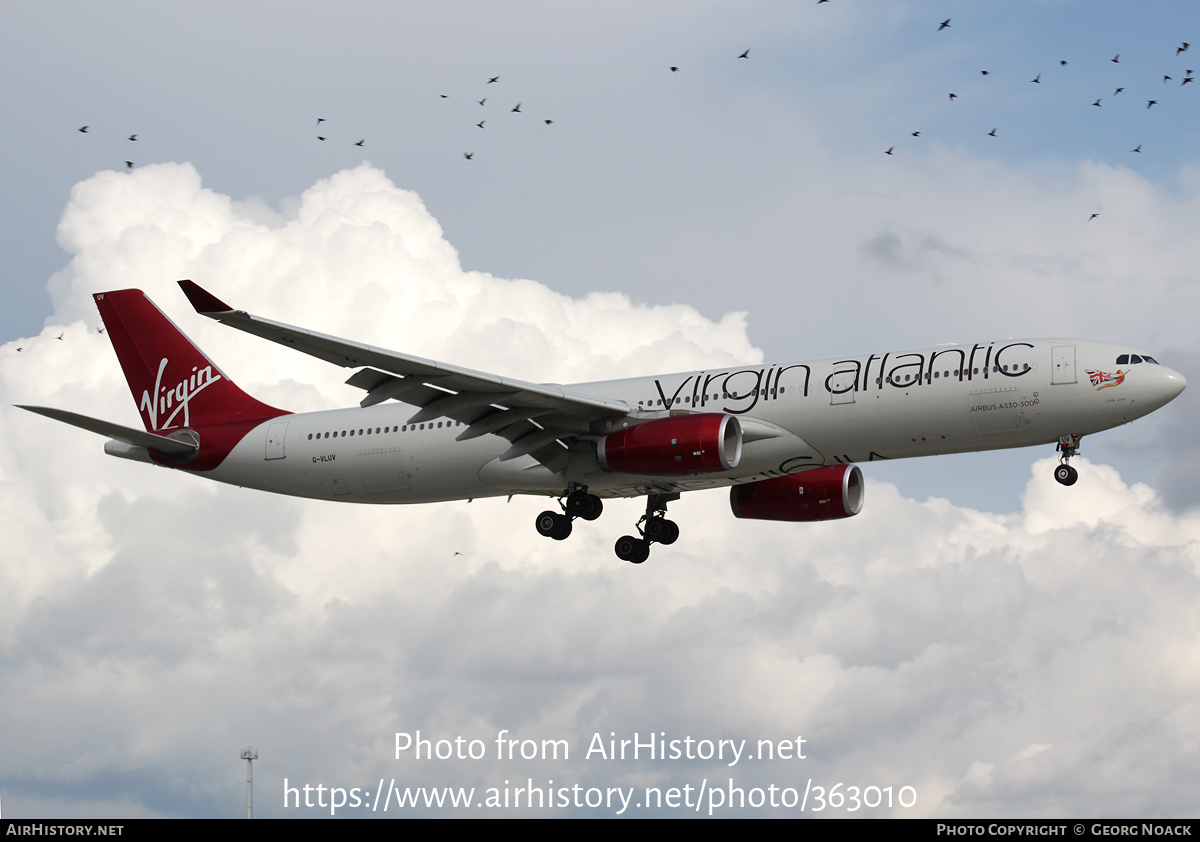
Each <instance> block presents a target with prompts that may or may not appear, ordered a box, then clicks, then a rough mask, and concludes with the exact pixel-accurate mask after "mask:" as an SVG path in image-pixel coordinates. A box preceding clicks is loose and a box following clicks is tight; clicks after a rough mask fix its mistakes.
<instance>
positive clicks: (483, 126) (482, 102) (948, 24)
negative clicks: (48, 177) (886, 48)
mask: <svg viewBox="0 0 1200 842" xmlns="http://www.w3.org/2000/svg"><path fill="white" fill-rule="evenodd" d="M828 2H830V0H817V5H821V4H823V3H828ZM947 30H952V19H951V18H946V19H945V20H943V21H941V22H940V23H938V24H937V27H936V31H937V32H945V31H947ZM1190 46H1191V45H1190V44H1189V43H1188V42H1186V41H1182V42H1180V43H1179V45H1178V46H1177V47H1175V48H1174V56H1175V59H1177V60H1178V59H1179V58H1180V56H1182V55H1183V54H1184V53H1186V52H1187V51H1188V50H1189V48H1190ZM737 59H741V60H749V59H750V50H749V49H746V50H743V51H742V52H741V53H740V54H738V55H737ZM1108 61H1109V62H1111V63H1112V64H1117V65H1120V64H1121V55H1120V54H1119V53H1118V54H1116V55H1114V56H1113V57H1112V58H1111V59H1109V60H1108ZM1068 64H1069V62H1068V61H1066V60H1060V61H1059V62H1058V65H1059V67H1060V68H1066V67H1067V66H1068ZM668 70H669V71H670V72H671V73H678V72H680V67H679V66H678V65H670V66H669V67H668ZM979 72H980V74H981V75H982V76H984V77H988V76H993V75H994V74H992V73H991V72H990V71H988V70H980V71H979ZM1178 73H1179V71H1178V70H1175V71H1174V74H1175V75H1173V74H1172V73H1163V74H1162V84H1163V85H1166V84H1168V83H1170V82H1173V81H1178V83H1179V86H1180V87H1186V86H1187V85H1189V84H1190V83H1192V82H1194V81H1195V80H1196V77H1195V76H1194V75H1193V71H1192V70H1190V69H1186V70H1184V72H1183V75H1182V76H1178ZM1042 76H1043V73H1042V72H1037V73H1035V74H1034V75H1033V78H1031V79H1029V80H1028V81H1029V82H1030V83H1031V84H1035V85H1042V84H1043V80H1042ZM1177 77H1178V78H1177ZM500 81H501V77H500V76H499V75H497V76H491V77H489V78H488V79H487V81H486V82H483V83H482V85H481V88H482V90H480V91H479V92H478V93H476V94H475V95H474V96H478V95H479V93H482V94H483V96H482V97H480V98H479V99H474V96H472V97H471V98H472V100H473V101H474V102H475V103H477V105H478V107H480V108H483V109H487V110H486V111H483V112H476V116H480V117H482V119H480V120H478V121H473V122H474V127H475V128H476V129H478V130H480V131H488V130H489V128H490V127H489V120H492V121H499V120H502V119H504V117H493V116H492V115H494V114H496V108H495V105H494V104H492V105H489V100H494V99H496V98H497V97H496V94H494V93H492V92H493V91H498V90H501V88H495V89H493V88H491V87H489V86H492V85H499V84H500ZM1047 81H1049V80H1047ZM1128 85H1132V83H1130V82H1126V84H1125V85H1120V86H1117V87H1115V88H1114V90H1113V91H1112V93H1111V94H1108V95H1107V96H1100V97H1097V98H1095V99H1094V100H1093V101H1092V102H1091V106H1092V107H1095V108H1102V107H1103V106H1104V104H1105V100H1106V99H1109V100H1111V99H1112V98H1115V97H1118V96H1121V95H1123V94H1124V95H1125V97H1126V98H1128V97H1129V96H1130V94H1129V93H1126V86H1128ZM438 96H439V97H440V98H441V99H443V100H446V99H451V98H452V97H451V96H450V95H449V94H444V93H443V94H439V95H438ZM1162 97H1163V94H1162V93H1161V92H1156V93H1154V95H1153V96H1150V97H1149V98H1148V99H1147V101H1146V107H1145V109H1144V110H1147V111H1148V110H1150V109H1152V108H1154V107H1155V106H1157V105H1159V103H1160V99H1162ZM454 98H455V99H457V96H456V97H454ZM948 99H949V101H950V103H955V102H956V101H957V100H959V95H958V94H957V93H955V92H953V91H951V92H949V93H948ZM500 113H501V114H516V115H524V114H525V113H526V112H525V111H523V110H522V102H520V101H519V102H517V103H516V104H515V105H513V106H512V107H511V108H507V110H506V111H505V110H504V109H503V108H502V109H501V111H500ZM540 119H541V120H542V122H543V123H544V124H545V125H547V126H550V125H553V124H554V120H552V119H550V118H548V117H542V118H540ZM323 124H324V128H323ZM328 126H329V123H328V121H327V120H326V119H325V118H324V117H318V118H316V129H317V132H316V134H315V137H316V139H317V140H318V141H319V142H321V143H325V142H329V141H330V133H329V131H328ZM90 130H91V126H90V125H85V126H81V127H80V128H79V131H80V132H82V133H84V134H87V133H89V131H90ZM980 132H981V133H984V134H986V135H987V136H988V137H991V138H997V137H999V136H1000V135H1001V132H1000V129H999V126H995V125H993V126H992V127H991V129H990V130H989V131H987V132H983V127H980ZM910 135H911V136H912V137H914V138H920V137H921V135H922V133H921V131H912V132H910ZM480 137H481V138H482V137H485V136H482V135H481V136H480ZM127 140H128V141H130V142H137V141H138V135H137V134H136V133H135V134H130V135H129V136H128V137H127ZM343 142H344V141H343ZM366 142H367V139H366V138H365V137H363V138H360V139H358V140H357V141H355V142H354V143H353V145H354V146H357V147H360V148H363V147H365V146H366ZM1142 148H1143V144H1142V143H1138V144H1137V145H1136V146H1135V147H1133V148H1132V149H1131V150H1129V151H1130V152H1133V153H1141V152H1142ZM898 149H899V146H898V145H897V144H893V145H891V146H888V148H887V149H885V150H884V154H885V155H889V156H891V155H895V154H897V153H898ZM462 157H463V159H465V160H467V161H472V160H474V159H475V151H474V150H473V149H469V150H468V151H464V152H463V153H462ZM134 166H135V164H134V162H133V161H131V160H126V161H125V167H126V169H127V170H132V169H134ZM1092 218H1095V217H1094V216H1093V217H1092Z"/></svg>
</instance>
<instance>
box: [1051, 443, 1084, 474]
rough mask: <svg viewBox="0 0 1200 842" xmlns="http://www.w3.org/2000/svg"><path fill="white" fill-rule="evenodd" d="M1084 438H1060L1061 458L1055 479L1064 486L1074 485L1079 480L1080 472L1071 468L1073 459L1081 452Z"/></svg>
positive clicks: (1055, 471)
mask: <svg viewBox="0 0 1200 842" xmlns="http://www.w3.org/2000/svg"><path fill="white" fill-rule="evenodd" d="M1081 438H1082V436H1075V435H1066V436H1059V437H1058V452H1059V453H1061V454H1062V456H1060V457H1059V464H1058V467H1057V468H1055V469H1054V478H1055V479H1056V480H1058V481H1059V483H1061V484H1062V485H1074V484H1075V481H1076V480H1077V479H1079V471H1077V470H1075V469H1074V468H1072V467H1071V465H1070V461H1071V457H1072V456H1074V455H1075V454H1076V453H1078V452H1079V440H1080V439H1081Z"/></svg>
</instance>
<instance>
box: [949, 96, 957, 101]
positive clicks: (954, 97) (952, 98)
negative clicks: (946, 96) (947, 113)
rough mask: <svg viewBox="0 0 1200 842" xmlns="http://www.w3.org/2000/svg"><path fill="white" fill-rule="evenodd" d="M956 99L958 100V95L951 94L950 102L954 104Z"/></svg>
mask: <svg viewBox="0 0 1200 842" xmlns="http://www.w3.org/2000/svg"><path fill="white" fill-rule="evenodd" d="M956 99H958V94H950V101H951V102H954V100H956Z"/></svg>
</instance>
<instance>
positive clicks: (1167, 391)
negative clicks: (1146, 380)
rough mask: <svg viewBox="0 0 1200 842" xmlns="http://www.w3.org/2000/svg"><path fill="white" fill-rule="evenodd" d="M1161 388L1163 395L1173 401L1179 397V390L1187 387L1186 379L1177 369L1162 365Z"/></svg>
mask: <svg viewBox="0 0 1200 842" xmlns="http://www.w3.org/2000/svg"><path fill="white" fill-rule="evenodd" d="M1162 388H1163V395H1164V397H1166V399H1167V400H1168V401H1173V400H1175V398H1177V397H1179V394H1180V392H1182V391H1183V390H1184V389H1186V388H1187V380H1186V379H1185V378H1184V376H1183V375H1182V374H1180V373H1179V372H1178V371H1175V370H1174V369H1171V368H1166V367H1165V366H1164V367H1163V370H1162Z"/></svg>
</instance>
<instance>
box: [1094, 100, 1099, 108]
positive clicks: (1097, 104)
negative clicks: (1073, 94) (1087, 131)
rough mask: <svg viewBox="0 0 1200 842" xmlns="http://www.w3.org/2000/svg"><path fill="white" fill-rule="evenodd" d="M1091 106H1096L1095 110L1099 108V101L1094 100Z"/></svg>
mask: <svg viewBox="0 0 1200 842" xmlns="http://www.w3.org/2000/svg"><path fill="white" fill-rule="evenodd" d="M1092 105H1094V106H1096V107H1097V108H1100V107H1101V106H1100V100H1096V101H1095V102H1093V103H1092Z"/></svg>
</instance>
